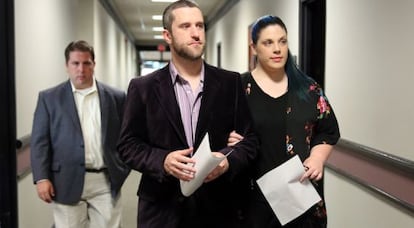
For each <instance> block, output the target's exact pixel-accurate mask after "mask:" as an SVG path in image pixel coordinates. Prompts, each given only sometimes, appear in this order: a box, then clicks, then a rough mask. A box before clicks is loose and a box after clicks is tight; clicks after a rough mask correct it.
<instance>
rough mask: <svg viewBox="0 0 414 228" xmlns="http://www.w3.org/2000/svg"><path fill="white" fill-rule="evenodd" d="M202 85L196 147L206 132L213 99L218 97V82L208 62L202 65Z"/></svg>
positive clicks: (195, 140)
mask: <svg viewBox="0 0 414 228" xmlns="http://www.w3.org/2000/svg"><path fill="white" fill-rule="evenodd" d="M204 66H205V68H204V72H205V73H204V87H203V97H202V98H201V107H200V113H199V116H198V122H197V128H196V134H195V139H194V146H195V147H196V148H197V147H198V146H199V145H200V143H201V140H202V139H203V137H204V135H205V134H206V133H207V130H208V126H209V123H210V121H211V115H212V113H213V112H212V110H213V108H214V107H213V104H214V101H215V100H216V99H218V98H216V97H217V94H218V90H219V88H220V83H219V82H218V81H217V79H216V75H214V72H213V70H212V68H211V66H209V65H208V64H205V65H204Z"/></svg>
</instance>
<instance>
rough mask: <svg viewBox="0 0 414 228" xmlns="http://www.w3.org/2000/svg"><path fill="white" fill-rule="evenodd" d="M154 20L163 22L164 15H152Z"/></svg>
mask: <svg viewBox="0 0 414 228" xmlns="http://www.w3.org/2000/svg"><path fill="white" fill-rule="evenodd" d="M152 20H155V21H161V20H162V15H152Z"/></svg>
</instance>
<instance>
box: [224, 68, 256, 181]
mask: <svg viewBox="0 0 414 228" xmlns="http://www.w3.org/2000/svg"><path fill="white" fill-rule="evenodd" d="M235 87H236V89H235V91H236V92H235V97H234V99H235V110H234V126H235V131H236V132H237V133H238V134H240V135H242V136H243V140H241V141H240V142H239V143H237V144H236V145H235V146H233V148H232V149H233V152H232V154H231V155H229V156H228V158H227V159H228V160H229V164H230V169H229V171H228V175H230V178H231V179H233V178H234V177H235V176H236V175H238V174H240V173H243V171H245V170H246V169H247V168H248V167H249V166H250V165H251V164H252V162H253V160H254V159H255V158H256V156H257V151H258V145H259V141H258V138H257V135H256V134H255V132H254V128H253V119H252V116H251V112H250V109H249V107H248V104H247V99H246V96H245V92H244V90H243V87H242V83H241V77H240V75H238V76H237V77H236V80H235Z"/></svg>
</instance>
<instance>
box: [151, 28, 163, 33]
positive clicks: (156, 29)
mask: <svg viewBox="0 0 414 228" xmlns="http://www.w3.org/2000/svg"><path fill="white" fill-rule="evenodd" d="M152 31H157V32H162V31H164V28H163V27H152Z"/></svg>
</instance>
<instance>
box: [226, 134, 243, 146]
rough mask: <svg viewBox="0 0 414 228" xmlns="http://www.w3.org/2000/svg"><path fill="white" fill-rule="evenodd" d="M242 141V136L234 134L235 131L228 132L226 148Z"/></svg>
mask: <svg viewBox="0 0 414 228" xmlns="http://www.w3.org/2000/svg"><path fill="white" fill-rule="evenodd" d="M241 140H243V136H241V135H239V134H237V133H236V131H232V132H230V135H229V139H228V140H227V146H234V145H236V144H237V143H238V142H240V141H241Z"/></svg>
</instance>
